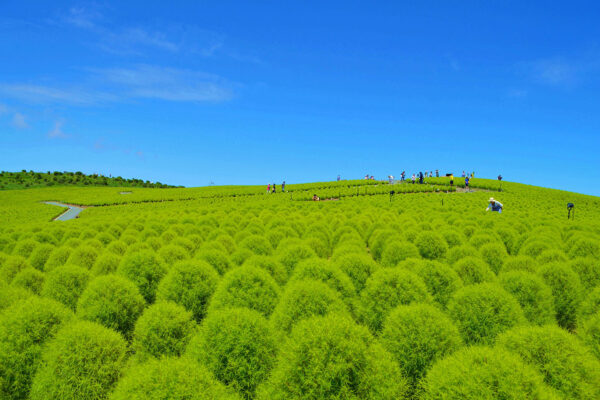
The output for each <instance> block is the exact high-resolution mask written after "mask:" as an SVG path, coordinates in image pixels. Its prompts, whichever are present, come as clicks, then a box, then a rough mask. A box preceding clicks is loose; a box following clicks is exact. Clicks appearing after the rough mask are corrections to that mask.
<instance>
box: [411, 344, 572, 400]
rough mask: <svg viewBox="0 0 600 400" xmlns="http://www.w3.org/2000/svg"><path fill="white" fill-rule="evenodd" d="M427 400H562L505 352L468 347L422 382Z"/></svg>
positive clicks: (530, 371)
mask: <svg viewBox="0 0 600 400" xmlns="http://www.w3.org/2000/svg"><path fill="white" fill-rule="evenodd" d="M419 398H420V399H423V400H437V399H445V400H480V399H486V400H487V399H489V400H492V399H502V400H523V399H535V400H546V399H547V400H551V399H552V400H554V399H556V400H558V399H560V397H559V396H556V395H555V394H554V392H553V391H552V389H550V388H549V387H548V386H547V385H545V384H544V381H543V379H542V377H541V376H540V374H539V373H538V372H537V371H535V369H534V368H533V367H530V366H529V365H526V364H524V363H523V361H522V360H521V359H520V358H519V357H518V356H517V355H514V354H511V353H510V352H508V351H506V350H503V349H491V348H488V347H478V346H476V347H468V348H465V349H462V350H459V351H458V352H456V353H455V354H453V355H451V356H449V357H447V358H445V359H443V360H441V361H439V362H437V363H436V364H435V365H434V366H433V367H432V368H431V370H430V371H429V372H428V374H427V376H426V377H425V379H424V380H423V381H422V393H421V395H420V396H419Z"/></svg>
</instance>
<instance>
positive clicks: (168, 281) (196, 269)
mask: <svg viewBox="0 0 600 400" xmlns="http://www.w3.org/2000/svg"><path fill="white" fill-rule="evenodd" d="M218 283H219V274H218V273H217V271H215V269H214V268H213V267H212V266H211V265H210V264H208V263H207V262H205V261H202V260H186V261H180V262H178V263H176V264H175V265H173V267H172V268H171V270H170V271H169V273H168V274H167V275H166V276H165V277H164V278H163V279H162V281H160V284H159V285H158V290H157V292H156V299H157V300H158V301H172V302H175V303H177V304H179V305H182V306H183V307H185V309H186V310H188V311H190V312H191V313H192V314H193V316H194V319H195V320H196V321H198V322H200V321H201V320H202V319H203V318H204V315H205V314H206V310H207V307H208V301H209V299H210V297H211V296H212V295H213V293H214V292H215V290H216V288H217V284H218Z"/></svg>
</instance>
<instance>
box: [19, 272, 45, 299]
mask: <svg viewBox="0 0 600 400" xmlns="http://www.w3.org/2000/svg"><path fill="white" fill-rule="evenodd" d="M45 279H46V277H45V276H44V273H43V272H41V271H40V270H38V269H35V268H33V267H29V268H25V269H23V270H21V272H19V273H18V274H17V275H15V277H14V278H13V281H12V284H11V285H12V286H20V287H22V288H25V289H28V290H31V291H32V292H33V293H35V294H40V292H41V291H42V287H43V286H44V280H45Z"/></svg>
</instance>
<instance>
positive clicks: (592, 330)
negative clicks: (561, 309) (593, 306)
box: [580, 311, 600, 360]
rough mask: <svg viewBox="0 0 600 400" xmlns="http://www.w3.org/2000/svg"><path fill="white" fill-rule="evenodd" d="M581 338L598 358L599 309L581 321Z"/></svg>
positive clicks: (599, 336)
mask: <svg viewBox="0 0 600 400" xmlns="http://www.w3.org/2000/svg"><path fill="white" fill-rule="evenodd" d="M580 334H581V338H582V339H583V341H584V342H585V343H586V344H587V345H588V347H589V348H590V349H592V352H593V353H594V355H595V356H596V358H598V359H599V360H600V311H598V312H597V313H596V314H594V315H593V316H591V317H590V318H588V319H586V320H584V321H583V322H582V323H581V333H580Z"/></svg>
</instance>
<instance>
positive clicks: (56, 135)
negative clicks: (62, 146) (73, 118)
mask: <svg viewBox="0 0 600 400" xmlns="http://www.w3.org/2000/svg"><path fill="white" fill-rule="evenodd" d="M63 124H64V121H62V120H58V121H55V122H54V128H52V130H50V132H48V137H49V138H51V139H65V138H67V137H69V136H68V135H67V134H65V133H64V132H63V130H62V127H63Z"/></svg>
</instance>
